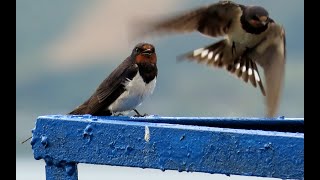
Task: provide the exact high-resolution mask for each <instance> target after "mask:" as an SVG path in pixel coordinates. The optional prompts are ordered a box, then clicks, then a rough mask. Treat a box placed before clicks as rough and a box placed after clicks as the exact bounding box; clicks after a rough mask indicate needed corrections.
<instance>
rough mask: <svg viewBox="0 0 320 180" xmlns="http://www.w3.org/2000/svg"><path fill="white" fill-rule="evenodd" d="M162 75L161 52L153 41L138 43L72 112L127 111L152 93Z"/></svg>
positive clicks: (100, 112) (110, 113) (107, 112)
mask: <svg viewBox="0 0 320 180" xmlns="http://www.w3.org/2000/svg"><path fill="white" fill-rule="evenodd" d="M157 75H158V68H157V55H156V52H155V48H154V46H153V45H152V44H148V43H139V44H137V45H136V46H135V47H134V49H133V50H132V53H131V55H130V56H129V57H127V58H126V59H125V60H124V61H123V62H122V63H121V64H120V65H119V66H118V67H117V68H116V69H115V70H114V71H113V72H112V73H111V74H110V75H109V76H108V77H107V78H106V79H105V80H104V81H103V82H102V83H101V84H100V85H99V87H98V88H97V89H96V91H95V92H94V93H93V94H92V96H91V97H90V98H89V99H88V100H86V101H85V102H84V103H83V104H81V105H80V106H78V107H77V108H75V109H74V110H73V111H71V112H70V113H69V114H77V115H80V114H91V115H94V116H111V115H120V114H122V115H123V114H127V113H129V112H131V111H135V112H136V113H137V115H138V116H142V115H141V114H140V113H139V112H138V111H137V110H136V109H135V108H136V107H137V106H139V105H140V104H141V103H142V102H143V101H144V100H145V99H146V98H147V97H148V96H150V95H151V94H152V93H153V91H154V88H155V86H156V81H157Z"/></svg>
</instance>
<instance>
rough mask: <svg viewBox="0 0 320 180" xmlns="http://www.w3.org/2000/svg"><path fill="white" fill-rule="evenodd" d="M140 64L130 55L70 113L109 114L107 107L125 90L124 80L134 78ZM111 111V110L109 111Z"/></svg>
mask: <svg viewBox="0 0 320 180" xmlns="http://www.w3.org/2000/svg"><path fill="white" fill-rule="evenodd" d="M137 72H138V66H137V65H136V64H133V63H132V61H131V60H130V57H128V58H127V59H126V60H125V61H123V62H122V63H121V64H120V65H119V66H118V67H117V68H116V69H115V70H114V71H113V72H112V73H111V74H110V75H109V76H108V77H107V78H106V79H105V80H104V81H103V82H102V83H101V84H100V86H99V87H98V88H97V90H96V91H95V93H94V94H93V95H92V96H91V97H90V98H89V99H88V100H87V101H86V102H84V103H83V104H82V105H80V106H78V107H77V108H76V109H75V110H73V111H72V112H70V113H69V114H91V115H103V114H106V115H108V113H107V112H104V111H106V108H107V107H108V106H109V105H110V104H111V103H112V102H113V101H114V100H115V99H116V98H117V97H119V96H120V95H121V94H122V93H123V92H124V91H125V87H124V84H123V83H124V82H125V81H126V80H127V79H130V80H131V79H132V78H133V77H134V76H135V75H136V74H137ZM109 113H110V112H109Z"/></svg>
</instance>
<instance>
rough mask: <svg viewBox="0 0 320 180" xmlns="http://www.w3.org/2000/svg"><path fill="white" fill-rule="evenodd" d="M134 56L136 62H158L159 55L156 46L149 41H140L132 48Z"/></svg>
mask: <svg viewBox="0 0 320 180" xmlns="http://www.w3.org/2000/svg"><path fill="white" fill-rule="evenodd" d="M131 56H132V57H134V59H135V61H136V63H138V64H139V63H151V64H156V63H157V55H156V51H155V48H154V46H153V45H152V44H149V43H139V44H137V45H136V46H135V47H134V49H133V50H132V54H131Z"/></svg>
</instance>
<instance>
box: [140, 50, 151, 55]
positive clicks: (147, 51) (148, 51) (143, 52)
mask: <svg viewBox="0 0 320 180" xmlns="http://www.w3.org/2000/svg"><path fill="white" fill-rule="evenodd" d="M152 53H153V51H152V50H151V49H145V50H144V51H142V54H145V55H149V56H151V54H152Z"/></svg>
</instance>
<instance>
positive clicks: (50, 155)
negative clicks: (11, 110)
mask: <svg viewBox="0 0 320 180" xmlns="http://www.w3.org/2000/svg"><path fill="white" fill-rule="evenodd" d="M225 120H227V121H230V122H229V123H227V124H229V125H228V127H229V128H225V127H224V128H221V127H219V123H218V122H221V123H222V124H223V118H183V117H177V118H174V117H157V116H149V117H143V118H133V117H94V116H90V115H84V116H62V115H61V116H60V115H54V116H40V117H38V119H37V122H36V127H35V129H34V130H33V138H32V141H31V144H32V148H33V152H34V158H35V159H37V160H39V159H44V160H45V161H46V163H47V166H50V165H51V166H59V167H60V169H58V170H60V171H61V170H62V169H64V170H65V172H66V174H67V176H74V177H75V176H77V169H76V165H75V164H77V163H90V164H105V165H114V166H129V167H141V168H154V169H161V170H163V171H164V170H168V169H170V170H178V171H188V172H205V173H219V174H227V175H230V174H235V175H246V176H259V177H274V178H281V179H303V178H304V134H303V133H299V131H297V132H298V133H292V132H278V131H272V130H270V129H269V130H268V131H267V130H248V128H245V129H237V128H231V127H238V126H230V124H238V125H239V124H241V122H246V121H249V122H251V124H256V125H257V124H259V122H258V121H259V119H255V118H251V119H248V118H244V119H239V118H226V119H225ZM273 120H276V119H273ZM273 120H272V119H269V120H266V121H264V120H261V121H264V122H263V123H262V124H268V123H267V121H273ZM277 121H282V123H280V124H281V125H279V124H278V125H279V126H283V125H284V124H285V123H288V124H289V125H290V124H291V125H292V124H295V126H297V127H299V128H301V127H300V126H303V119H291V120H289V119H286V118H280V119H277ZM249 122H247V123H248V124H250V123H249ZM293 122H294V123H293ZM199 124H200V125H199ZM206 124H209V125H210V124H211V125H213V124H214V126H213V127H211V126H206ZM299 124H300V125H299ZM222 126H225V125H222ZM249 129H250V128H249ZM302 129H303V127H302ZM282 130H283V131H285V129H282ZM53 172H54V171H53ZM67 178H69V177H66V178H61V179H67ZM71 179H72V178H71Z"/></svg>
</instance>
